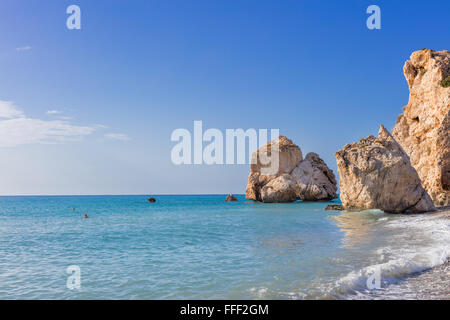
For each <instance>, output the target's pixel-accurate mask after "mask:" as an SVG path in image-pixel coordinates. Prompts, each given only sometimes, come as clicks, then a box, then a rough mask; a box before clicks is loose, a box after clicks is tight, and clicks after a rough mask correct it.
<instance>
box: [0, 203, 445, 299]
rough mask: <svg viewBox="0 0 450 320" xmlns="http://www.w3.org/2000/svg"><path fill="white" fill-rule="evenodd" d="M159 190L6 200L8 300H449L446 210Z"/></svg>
mask: <svg viewBox="0 0 450 320" xmlns="http://www.w3.org/2000/svg"><path fill="white" fill-rule="evenodd" d="M156 198H157V202H156V203H153V204H151V203H148V201H147V197H146V196H54V197H40V196H36V197H0V299H360V298H361V299H372V298H375V299H383V298H427V297H428V298H441V299H442V298H444V299H445V298H446V299H449V298H450V293H449V292H450V283H449V281H450V276H449V268H448V266H446V265H445V262H446V261H447V259H448V257H449V255H450V248H449V246H450V245H449V244H450V219H449V217H448V216H446V215H442V214H440V215H439V214H437V215H435V214H433V215H427V216H426V215H414V216H405V215H388V214H384V213H382V212H380V211H365V212H351V213H349V212H337V211H324V210H323V209H324V208H325V206H326V205H327V204H328V203H325V202H319V203H304V202H296V203H290V204H260V203H254V202H251V201H247V200H245V199H244V197H243V196H238V199H239V201H238V202H233V203H227V202H225V201H224V198H225V195H202V196H156ZM334 203H338V202H334ZM73 208H75V211H74V210H73ZM84 214H88V215H89V218H88V219H83V215H84ZM73 265H75V266H78V267H79V268H80V270H81V275H80V280H81V288H80V289H73V290H70V289H68V288H67V279H68V277H69V276H70V275H69V274H68V273H67V267H69V266H73ZM368 279H369V286H368V284H367V282H368V281H367V280H368ZM377 281H378V282H377ZM377 283H378V284H377ZM427 290H428V291H427Z"/></svg>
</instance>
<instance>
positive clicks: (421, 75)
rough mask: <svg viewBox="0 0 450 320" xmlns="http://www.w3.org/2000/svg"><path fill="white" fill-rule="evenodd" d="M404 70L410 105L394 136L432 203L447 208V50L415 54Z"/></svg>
mask: <svg viewBox="0 0 450 320" xmlns="http://www.w3.org/2000/svg"><path fill="white" fill-rule="evenodd" d="M403 71H404V74H405V77H406V80H407V81H408V85H409V90H410V94H409V102H408V105H406V106H405V107H404V108H403V110H404V112H403V114H401V115H400V116H399V117H398V118H397V123H396V125H395V127H394V130H393V132H392V133H393V136H394V138H395V139H396V140H397V141H398V142H399V143H400V145H401V146H402V147H403V149H404V150H405V151H406V153H407V154H408V155H409V158H410V160H411V164H412V165H413V167H414V168H415V169H416V170H417V172H418V174H419V177H420V178H421V180H422V184H423V186H424V188H425V189H426V190H427V191H428V193H429V194H430V196H431V198H432V199H433V201H434V203H435V204H436V205H437V206H447V205H450V51H432V50H429V49H422V50H419V51H416V52H414V53H413V54H412V55H411V58H410V60H408V61H406V63H405V66H404V67H403Z"/></svg>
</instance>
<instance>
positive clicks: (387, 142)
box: [335, 125, 435, 213]
mask: <svg viewBox="0 0 450 320" xmlns="http://www.w3.org/2000/svg"><path fill="white" fill-rule="evenodd" d="M335 156H336V159H337V165H338V171H339V176H340V179H339V185H340V188H341V193H340V197H341V201H342V204H343V206H344V208H345V209H346V210H357V209H380V210H383V211H385V212H392V213H400V212H411V213H413V212H426V211H433V210H434V209H435V208H434V205H433V201H432V200H431V198H430V196H429V195H428V193H427V191H426V190H425V189H424V188H423V187H422V184H421V181H420V178H419V175H418V174H417V172H416V170H415V169H414V168H413V167H412V165H411V163H410V161H409V157H408V155H407V154H406V153H405V151H404V150H403V149H402V148H401V146H400V145H399V144H398V143H397V141H395V139H394V138H393V137H392V136H391V134H390V133H389V132H388V131H387V130H386V129H385V128H384V127H383V126H382V125H381V126H380V130H379V132H378V138H375V137H374V136H369V137H368V138H365V139H361V140H360V141H359V142H358V143H352V144H351V145H349V144H347V145H346V146H345V147H344V148H343V149H342V150H339V151H338V152H336V153H335Z"/></svg>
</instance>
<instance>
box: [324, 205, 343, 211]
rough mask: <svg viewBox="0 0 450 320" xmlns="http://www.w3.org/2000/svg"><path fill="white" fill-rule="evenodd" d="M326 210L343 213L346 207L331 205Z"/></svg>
mask: <svg viewBox="0 0 450 320" xmlns="http://www.w3.org/2000/svg"><path fill="white" fill-rule="evenodd" d="M325 210H333V211H342V210H344V207H343V206H342V205H341V204H329V205H327V206H326V207H325Z"/></svg>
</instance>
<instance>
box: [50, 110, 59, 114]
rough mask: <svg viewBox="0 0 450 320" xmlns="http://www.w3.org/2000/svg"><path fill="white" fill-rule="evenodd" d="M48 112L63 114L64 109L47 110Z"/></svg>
mask: <svg viewBox="0 0 450 320" xmlns="http://www.w3.org/2000/svg"><path fill="white" fill-rule="evenodd" d="M46 113H47V114H61V113H62V111H59V110H47V112H46Z"/></svg>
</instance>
